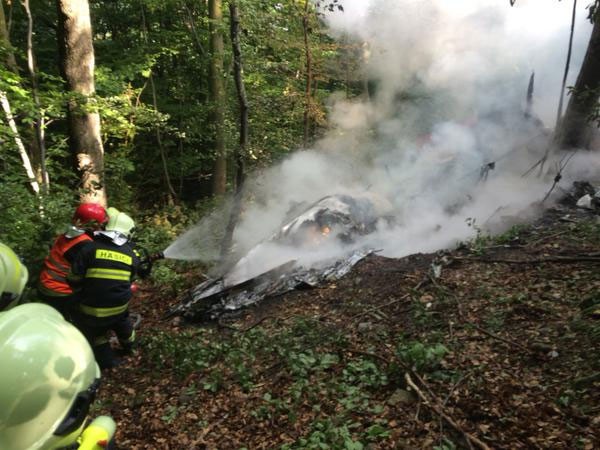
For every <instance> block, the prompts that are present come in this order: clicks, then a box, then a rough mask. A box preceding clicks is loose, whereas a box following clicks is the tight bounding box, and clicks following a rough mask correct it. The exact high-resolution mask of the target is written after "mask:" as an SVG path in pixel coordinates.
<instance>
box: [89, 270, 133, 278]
mask: <svg viewBox="0 0 600 450" xmlns="http://www.w3.org/2000/svg"><path fill="white" fill-rule="evenodd" d="M85 277H86V278H103V279H106V280H123V281H129V279H130V278H131V272H129V271H128V270H119V269H99V268H94V269H88V270H87V271H86V272H85Z"/></svg>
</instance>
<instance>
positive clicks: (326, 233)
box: [321, 225, 331, 236]
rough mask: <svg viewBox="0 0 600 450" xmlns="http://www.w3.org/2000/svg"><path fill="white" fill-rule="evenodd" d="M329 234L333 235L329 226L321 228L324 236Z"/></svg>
mask: <svg viewBox="0 0 600 450" xmlns="http://www.w3.org/2000/svg"><path fill="white" fill-rule="evenodd" d="M329 233H331V228H329V227H328V226H327V225H325V226H324V227H322V228H321V235H322V236H328V235H329Z"/></svg>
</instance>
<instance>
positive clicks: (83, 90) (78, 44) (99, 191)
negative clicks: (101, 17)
mask: <svg viewBox="0 0 600 450" xmlns="http://www.w3.org/2000/svg"><path fill="white" fill-rule="evenodd" d="M56 5H57V9H58V39H59V53H60V62H61V70H62V74H63V77H64V79H65V81H66V84H67V89H68V90H69V91H70V92H71V93H72V94H73V95H72V98H71V100H70V101H69V135H70V141H69V145H70V147H71V151H72V153H73V154H74V155H75V158H76V165H77V170H78V171H79V174H80V179H81V194H80V197H81V201H86V202H96V203H100V204H102V205H106V192H105V188H104V149H103V147H102V140H101V135H100V115H99V114H98V112H97V111H95V107H94V106H95V105H94V99H93V95H94V92H95V86H94V48H93V45H92V26H91V22H90V9H89V4H88V2H87V0H56Z"/></svg>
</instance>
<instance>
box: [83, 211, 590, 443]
mask: <svg viewBox="0 0 600 450" xmlns="http://www.w3.org/2000/svg"><path fill="white" fill-rule="evenodd" d="M599 263H600V221H599V219H598V216H597V215H595V214H594V213H592V212H589V211H582V210H575V209H573V208H566V207H557V208H554V209H551V210H549V211H547V212H546V214H545V215H544V216H543V218H542V219H540V220H538V221H537V222H535V223H533V224H529V225H527V226H521V227H514V228H513V229H511V230H510V231H508V232H506V233H504V234H503V235H501V236H497V237H495V238H485V237H481V236H480V237H478V238H476V239H474V240H473V241H471V242H469V243H466V244H464V245H462V246H460V247H459V248H457V249H453V250H449V251H444V252H439V253H437V254H428V255H423V254H417V255H411V256H408V257H405V258H401V259H389V258H384V257H380V256H369V257H367V258H366V259H364V260H363V261H361V262H360V263H359V264H358V265H357V266H356V267H355V268H354V270H353V271H352V272H351V273H350V274H348V275H347V276H346V277H344V278H343V279H340V280H338V281H336V282H332V283H329V284H326V285H323V286H320V287H319V288H317V289H310V290H302V291H294V292H291V293H288V294H286V295H283V296H280V297H277V298H271V299H268V300H265V301H264V302H263V303H262V304H261V305H260V306H258V307H254V308H251V309H248V310H246V311H245V312H244V313H243V314H242V315H240V316H239V317H237V318H229V319H226V320H225V319H224V320H221V321H220V322H219V323H211V324H185V323H183V322H181V321H180V320H178V319H173V318H170V319H167V320H165V319H163V317H164V315H165V313H166V312H167V311H168V309H169V307H170V306H172V305H174V304H176V303H177V302H178V301H179V300H178V298H177V296H176V295H173V294H168V293H165V292H161V291H158V290H154V289H153V288H152V286H149V285H148V286H143V287H142V289H141V291H140V292H138V294H137V296H136V298H135V300H134V301H133V303H132V307H131V310H132V312H139V313H141V315H142V317H143V321H142V322H141V325H140V328H139V330H138V335H139V341H140V344H141V345H140V349H139V352H138V354H137V355H136V356H134V357H130V358H129V359H127V360H126V361H125V363H124V364H123V365H122V366H121V367H119V368H116V369H111V370H109V371H106V372H105V373H104V374H103V382H102V383H103V384H102V387H101V392H100V395H99V399H98V400H97V402H96V404H95V405H94V407H93V414H95V415H97V414H110V415H111V416H113V417H114V418H115V420H116V421H117V424H118V431H117V443H118V445H119V448H122V449H204V448H209V449H242V448H247V449H271V448H284V449H291V448H294V449H296V448H332V449H337V448H340V449H361V448H371V449H392V448H406V449H418V448H425V449H438V450H452V449H455V448H479V449H486V448H495V449H538V448H540V449H541V448H544V449H586V450H591V449H600V389H599V388H600V357H599V354H598V344H599V343H600V318H599V317H598V316H599V313H600V272H599V271H598V265H599ZM193 276H194V275H193V274H190V277H191V278H193Z"/></svg>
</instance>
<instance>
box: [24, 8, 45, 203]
mask: <svg viewBox="0 0 600 450" xmlns="http://www.w3.org/2000/svg"><path fill="white" fill-rule="evenodd" d="M22 4H23V8H24V9H25V13H26V15H27V69H28V70H29V78H30V79H31V92H32V94H33V102H34V104H35V108H36V116H37V117H36V119H35V123H34V124H33V127H34V130H35V141H36V144H37V149H36V151H37V155H36V156H37V160H38V161H39V171H40V176H39V178H40V179H41V184H42V191H43V192H44V193H47V192H48V189H49V187H50V183H49V180H48V172H47V170H46V143H45V137H44V128H45V123H44V122H45V118H44V111H43V109H42V106H41V104H40V96H39V89H38V82H37V74H36V72H35V58H34V56H33V18H32V16H31V10H30V8H29V0H23V1H22ZM34 159H36V158H35V157H34Z"/></svg>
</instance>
